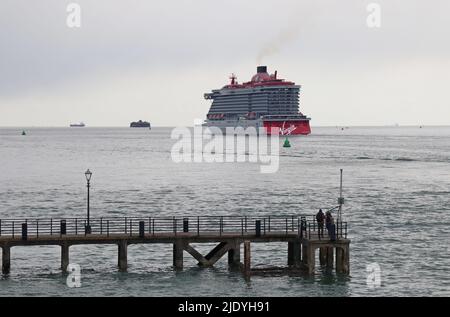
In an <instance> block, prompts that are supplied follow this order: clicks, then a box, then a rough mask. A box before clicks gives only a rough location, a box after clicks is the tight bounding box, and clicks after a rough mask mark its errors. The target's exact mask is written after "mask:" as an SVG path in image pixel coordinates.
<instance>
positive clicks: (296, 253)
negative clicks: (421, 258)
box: [288, 241, 302, 267]
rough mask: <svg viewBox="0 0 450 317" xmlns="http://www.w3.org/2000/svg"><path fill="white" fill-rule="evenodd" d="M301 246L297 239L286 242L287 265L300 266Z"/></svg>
mask: <svg viewBox="0 0 450 317" xmlns="http://www.w3.org/2000/svg"><path fill="white" fill-rule="evenodd" d="M301 248H302V246H301V244H300V242H299V241H294V242H288V266H297V267H298V266H300V264H301V258H302V249H301Z"/></svg>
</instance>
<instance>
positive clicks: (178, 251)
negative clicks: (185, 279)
mask: <svg viewBox="0 0 450 317" xmlns="http://www.w3.org/2000/svg"><path fill="white" fill-rule="evenodd" d="M173 266H174V268H175V269H177V270H182V269H183V243H182V242H181V241H176V242H175V243H174V244H173Z"/></svg>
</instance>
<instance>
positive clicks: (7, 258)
mask: <svg viewBox="0 0 450 317" xmlns="http://www.w3.org/2000/svg"><path fill="white" fill-rule="evenodd" d="M10 268H11V248H10V247H3V248H2V273H3V274H9V271H10Z"/></svg>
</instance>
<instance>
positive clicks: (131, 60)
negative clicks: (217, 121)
mask: <svg viewBox="0 0 450 317" xmlns="http://www.w3.org/2000/svg"><path fill="white" fill-rule="evenodd" d="M70 2H76V3H78V4H80V5H81V9H82V11H81V28H69V27H67V25H66V18H67V15H68V13H67V12H66V7H67V5H68V4H69V3H70ZM371 2H375V3H379V4H380V5H381V28H368V27H367V24H366V19H367V16H368V14H369V12H367V9H366V7H367V5H368V4H369V3H371ZM449 14H450V2H449V1H448V0H434V1H422V0H409V1H406V0H401V1H400V0H382V1H381V0H380V1H363V0H340V1H339V0H308V1H299V0H293V1H290V0H258V1H242V0H226V1H224V0H221V1H218V0H190V1H188V0H185V1H183V0H176V1H175V0H164V1H148V0H127V1H125V0H96V1H92V0H79V1H62V0H40V1H29V0H1V2H0V126H67V125H68V124H69V123H70V122H75V121H84V122H86V123H87V124H88V125H89V126H127V125H128V124H129V122H130V121H134V120H138V119H145V120H150V121H151V122H152V124H153V125H154V126H177V125H192V124H193V120H194V119H195V118H201V119H204V118H205V115H206V112H207V111H208V108H209V102H208V101H207V100H204V99H203V93H205V92H208V91H209V90H211V89H216V88H220V87H222V86H223V85H225V84H226V83H227V82H228V76H229V75H230V74H231V73H232V72H234V73H235V74H236V75H237V76H238V80H239V81H247V80H249V79H250V78H251V76H252V75H253V74H254V73H255V70H256V66H257V64H258V63H262V64H264V65H267V66H268V68H269V71H270V72H273V71H274V70H278V74H279V77H283V78H286V79H289V80H292V81H294V82H296V83H298V84H301V85H302V92H301V94H302V95H301V98H300V102H301V104H300V106H301V110H302V112H304V113H305V114H307V115H308V116H311V117H312V122H311V123H312V125H313V126H314V125H316V126H317V125H385V124H394V123H398V124H424V125H431V124H442V125H444V124H450V97H449V93H448V91H449V89H448V85H449V84H450V41H449V39H450V22H449V19H448V15H449Z"/></svg>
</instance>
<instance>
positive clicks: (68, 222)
mask: <svg viewBox="0 0 450 317" xmlns="http://www.w3.org/2000/svg"><path fill="white" fill-rule="evenodd" d="M89 225H90V228H91V233H90V234H89V235H102V236H107V237H108V236H110V235H129V236H132V237H133V236H142V237H144V236H148V235H150V236H158V235H159V236H164V235H179V234H181V233H191V234H195V235H197V236H205V235H219V236H222V235H231V234H232V235H241V236H246V235H257V236H264V235H270V234H277V235H280V234H285V235H292V234H297V235H298V236H300V237H305V238H309V239H311V237H313V238H315V237H317V234H318V227H317V226H316V221H315V216H297V215H295V216H294V215H291V216H263V217H258V216H197V217H195V216H194V217H192V216H190V217H104V218H91V219H90V220H89ZM86 226H87V219H86V218H50V219H44V218H43V219H36V218H34V219H0V238H4V237H12V238H20V237H21V238H22V239H28V238H30V237H31V238H39V237H42V236H64V235H71V236H83V235H88V233H86V230H85V229H86ZM335 232H336V237H337V239H339V238H347V223H346V222H339V223H337V224H336V231H335ZM319 238H320V237H319Z"/></svg>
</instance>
